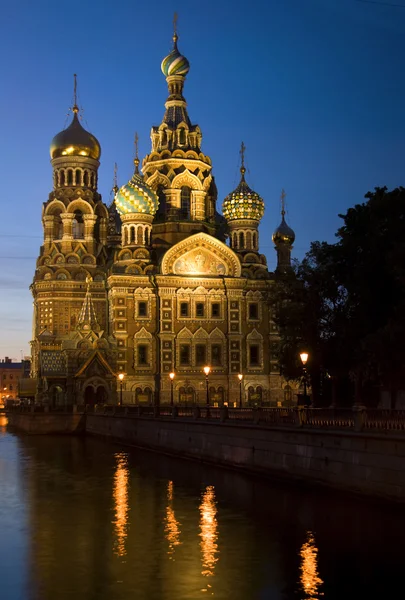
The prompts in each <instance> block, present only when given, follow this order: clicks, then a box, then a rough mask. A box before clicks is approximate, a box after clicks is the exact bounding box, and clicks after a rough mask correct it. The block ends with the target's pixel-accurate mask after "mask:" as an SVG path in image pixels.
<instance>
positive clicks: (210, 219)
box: [142, 18, 217, 249]
mask: <svg viewBox="0 0 405 600" xmlns="http://www.w3.org/2000/svg"><path fill="white" fill-rule="evenodd" d="M177 42H178V35H177V31H176V18H175V21H174V35H173V48H172V50H171V52H170V53H169V54H168V55H167V56H166V57H165V58H164V59H163V61H162V65H161V68H162V72H163V74H164V75H165V76H166V81H167V85H168V90H169V96H168V98H167V100H166V104H165V108H166V110H165V114H164V116H163V120H162V122H161V124H160V125H159V126H154V127H152V130H151V141H152V150H151V152H150V154H148V155H147V156H146V157H145V158H144V160H143V164H142V171H143V173H144V176H145V182H146V183H147V184H148V185H149V186H150V187H151V188H152V189H153V190H154V191H155V192H156V194H157V195H158V198H159V209H158V211H157V213H156V215H155V219H154V226H153V234H154V240H155V245H156V246H158V245H160V246H161V247H162V249H165V248H168V247H170V245H171V244H173V243H177V242H179V241H181V240H182V239H184V238H185V237H187V236H188V235H190V233H197V232H200V231H201V232H205V233H209V234H211V235H215V233H216V229H217V226H216V223H215V216H216V208H215V204H216V187H215V183H214V180H213V177H212V173H211V170H212V165H211V160H210V158H209V157H208V156H206V155H205V154H204V153H203V152H202V150H201V144H202V133H201V130H200V128H199V126H198V125H194V124H192V122H191V120H190V117H189V115H188V112H187V103H186V100H185V98H184V96H183V87H184V83H185V80H186V76H187V74H188V72H189V69H190V65H189V62H188V60H187V58H186V57H185V56H183V55H182V54H181V53H180V51H179V49H178V46H177Z"/></svg>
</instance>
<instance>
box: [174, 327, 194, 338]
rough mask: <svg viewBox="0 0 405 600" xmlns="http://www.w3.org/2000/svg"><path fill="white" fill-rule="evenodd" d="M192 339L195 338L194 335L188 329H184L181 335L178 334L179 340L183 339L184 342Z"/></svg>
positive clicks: (180, 332)
mask: <svg viewBox="0 0 405 600" xmlns="http://www.w3.org/2000/svg"><path fill="white" fill-rule="evenodd" d="M192 337H193V334H192V333H191V331H190V330H189V329H188V327H183V329H182V330H181V331H179V333H178V334H177V338H178V339H182V340H184V339H187V340H191V339H192Z"/></svg>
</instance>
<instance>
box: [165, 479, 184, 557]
mask: <svg viewBox="0 0 405 600" xmlns="http://www.w3.org/2000/svg"><path fill="white" fill-rule="evenodd" d="M172 502H173V481H169V482H168V484H167V507H166V523H165V535H166V539H167V541H168V542H169V550H168V552H167V553H168V554H169V556H170V558H172V555H173V553H174V549H175V547H176V546H178V545H179V544H181V541H180V533H181V531H180V523H179V522H178V521H177V519H176V517H175V514H174V510H173V506H172Z"/></svg>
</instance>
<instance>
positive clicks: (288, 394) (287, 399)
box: [284, 385, 292, 404]
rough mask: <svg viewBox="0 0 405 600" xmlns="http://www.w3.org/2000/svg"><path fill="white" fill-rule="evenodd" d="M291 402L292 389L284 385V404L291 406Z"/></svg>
mask: <svg viewBox="0 0 405 600" xmlns="http://www.w3.org/2000/svg"><path fill="white" fill-rule="evenodd" d="M291 402H292V389H291V386H290V385H286V386H285V388H284V404H291Z"/></svg>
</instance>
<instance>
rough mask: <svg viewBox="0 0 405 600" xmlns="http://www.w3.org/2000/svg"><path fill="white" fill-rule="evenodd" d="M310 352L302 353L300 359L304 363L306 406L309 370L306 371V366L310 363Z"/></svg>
mask: <svg viewBox="0 0 405 600" xmlns="http://www.w3.org/2000/svg"><path fill="white" fill-rule="evenodd" d="M308 356H309V354H308V352H301V353H300V359H301V362H302V371H303V374H304V404H305V405H306V401H307V369H306V364H307V361H308Z"/></svg>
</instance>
